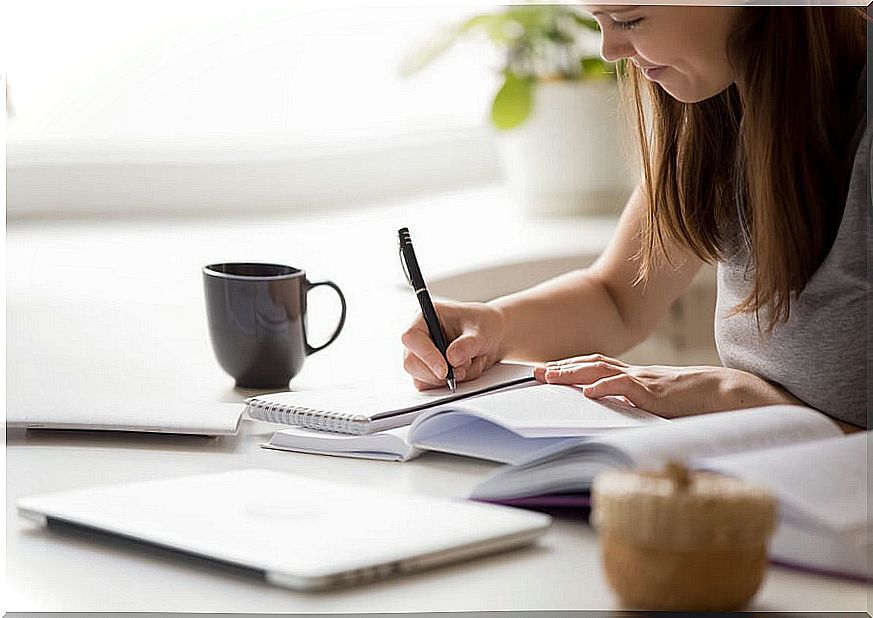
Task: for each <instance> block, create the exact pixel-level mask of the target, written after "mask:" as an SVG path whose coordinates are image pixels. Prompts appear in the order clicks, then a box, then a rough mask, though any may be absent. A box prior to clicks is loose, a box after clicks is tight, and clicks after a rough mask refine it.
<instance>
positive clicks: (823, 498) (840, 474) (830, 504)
mask: <svg viewBox="0 0 873 618" xmlns="http://www.w3.org/2000/svg"><path fill="white" fill-rule="evenodd" d="M870 435H871V434H870V432H862V433H857V434H854V435H851V436H837V437H834V438H829V439H826V440H816V441H814V442H806V443H803V444H792V445H788V446H782V447H778V448H774V449H768V450H765V451H756V452H751V453H739V454H735V455H725V456H722V457H713V458H707V459H704V460H702V461H701V462H700V464H699V465H700V466H701V467H704V468H706V469H707V470H713V471H716V472H722V473H725V474H730V475H733V476H736V477H739V478H741V479H743V480H745V481H749V482H751V483H755V484H758V485H762V486H764V487H768V488H769V489H770V490H771V491H773V492H774V493H775V494H776V495H777V496H778V497H779V501H780V503H781V504H783V505H785V507H787V509H788V510H789V514H796V515H799V516H801V517H803V518H805V519H806V520H807V521H809V522H810V523H813V524H818V525H822V526H825V527H827V528H830V529H831V530H834V531H838V532H847V531H850V530H856V531H857V530H861V529H864V528H866V527H867V526H868V525H869V523H870V520H869V518H868V514H867V440H868V439H869V438H870Z"/></svg>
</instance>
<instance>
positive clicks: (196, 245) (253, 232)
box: [6, 191, 867, 612]
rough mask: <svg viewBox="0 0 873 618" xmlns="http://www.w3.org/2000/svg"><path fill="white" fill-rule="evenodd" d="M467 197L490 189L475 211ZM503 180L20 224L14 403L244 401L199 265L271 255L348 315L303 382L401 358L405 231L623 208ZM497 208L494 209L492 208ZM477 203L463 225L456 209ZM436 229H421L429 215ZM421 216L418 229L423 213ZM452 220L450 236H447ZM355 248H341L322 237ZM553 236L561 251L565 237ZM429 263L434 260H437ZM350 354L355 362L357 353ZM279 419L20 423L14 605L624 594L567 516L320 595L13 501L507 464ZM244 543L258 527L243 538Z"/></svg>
mask: <svg viewBox="0 0 873 618" xmlns="http://www.w3.org/2000/svg"><path fill="white" fill-rule="evenodd" d="M471 205H476V206H478V208H479V209H478V210H477V211H475V214H471V213H473V212H474V211H472V210H471V209H470V206H471ZM501 208H502V206H501V199H500V195H499V193H498V192H495V191H483V192H479V193H470V194H462V195H453V196H441V197H436V198H430V199H428V200H422V201H420V202H410V203H402V204H393V205H387V206H385V207H384V208H381V209H378V210H372V211H368V212H367V213H356V214H346V215H339V214H336V213H332V214H330V215H324V216H321V215H319V214H317V213H314V214H313V215H312V216H310V217H306V218H287V219H283V218H277V217H272V218H270V219H242V218H237V219H225V220H214V221H204V220H194V221H172V222H167V221H138V222H121V221H117V222H107V221H101V222H94V221H90V222H70V223H50V224H49V223H45V222H41V223H34V224H27V225H15V224H13V225H10V226H9V227H8V230H7V278H8V281H7V406H8V407H9V408H10V409H12V408H13V407H14V406H15V405H16V404H17V402H21V401H24V400H26V399H28V398H33V397H38V398H40V400H42V401H44V402H45V405H47V406H64V405H68V406H69V405H89V402H90V404H91V405H105V403H106V402H119V403H121V402H123V401H124V400H125V399H127V398H131V397H136V398H139V399H140V400H144V401H149V402H154V405H160V406H172V405H173V401H174V400H184V399H186V398H194V399H197V400H202V399H204V398H207V399H211V400H214V401H241V400H242V398H243V397H244V396H246V395H247V394H249V392H244V391H238V390H235V389H234V388H233V385H232V381H231V379H230V378H228V377H227V376H224V375H223V374H222V373H221V371H220V369H219V368H218V366H217V364H216V363H215V361H214V360H213V359H212V355H211V350H210V348H209V342H208V334H207V330H206V325H205V319H204V307H203V299H202V288H201V281H200V271H199V269H200V267H201V266H202V265H203V264H206V263H209V262H217V261H231V260H261V261H278V262H283V263H288V264H292V265H295V266H302V267H305V268H306V270H307V272H308V273H309V274H310V277H311V278H312V279H322V278H330V279H333V280H334V281H336V282H337V283H339V284H340V286H342V287H343V289H344V291H345V292H346V295H347V297H348V300H349V318H348V322H347V326H346V331H345V332H344V333H343V335H342V336H341V337H340V338H339V339H338V340H337V342H336V343H335V344H334V345H333V346H331V347H329V348H328V349H327V350H325V351H324V352H321V353H319V354H316V355H315V356H313V357H311V358H309V359H308V360H307V363H306V366H305V368H304V370H303V372H302V373H301V374H300V375H299V376H298V377H297V378H295V380H294V385H295V386H298V387H304V386H305V387H320V386H328V385H331V384H339V383H344V382H350V381H354V380H356V379H358V378H359V377H360V374H358V375H356V374H355V373H354V371H355V369H354V368H355V367H366V368H367V371H369V372H370V375H373V377H374V378H376V379H386V378H390V377H395V376H397V375H399V374H400V371H401V370H400V354H401V350H400V343H399V335H400V332H401V331H402V330H403V328H404V327H405V325H406V323H407V322H408V321H409V320H410V319H411V318H412V316H413V315H414V314H415V312H416V309H417V307H416V303H415V300H414V297H413V296H412V295H411V294H410V293H408V292H407V291H406V290H404V289H403V288H402V285H401V283H402V275H401V273H400V270H399V265H398V264H397V262H396V253H395V252H396V245H395V239H394V234H395V232H396V230H397V228H398V227H401V226H403V225H408V226H409V227H410V228H411V229H412V230H413V231H414V233H416V244H417V250H418V253H419V258H420V260H421V261H422V265H423V268H425V269H426V270H428V269H432V270H430V272H434V271H442V272H451V271H453V270H455V271H456V270H459V269H460V268H461V267H463V265H464V264H482V263H488V262H492V263H493V262H496V261H499V260H506V259H517V258H518V257H520V256H524V255H533V254H536V253H537V252H540V253H541V254H543V255H546V254H548V252H554V251H555V250H561V248H562V247H563V248H567V247H571V246H577V245H578V246H581V247H583V248H584V249H585V250H586V251H597V250H598V248H602V246H603V245H604V244H605V242H606V241H607V239H608V237H609V233H610V232H611V229H612V227H613V226H614V222H613V221H609V220H597V221H582V220H575V221H574V220H560V219H552V220H543V221H528V220H525V219H524V218H523V217H520V216H517V215H515V214H513V213H501V210H500V209H501ZM498 216H499V219H500V221H501V223H500V224H499V225H494V224H493V221H494V220H497V218H498ZM462 220H463V221H465V222H466V225H464V226H460V225H459V224H457V222H458V221H462ZM425 229H426V230H428V232H427V235H426V234H425V232H424V231H423V230H425ZM419 230H422V231H419ZM440 237H443V238H446V237H451V238H452V239H453V242H452V243H451V246H450V247H448V248H447V250H445V251H438V249H439V246H438V245H439V243H438V242H436V240H435V239H436V238H440ZM338 246H339V247H343V250H342V251H337V252H333V251H328V250H326V248H327V247H338ZM556 248H557V249H556ZM431 264H433V266H431ZM331 302H332V299H331V298H330V297H329V296H328V295H325V296H324V297H323V298H319V297H315V296H314V297H313V298H312V300H311V305H310V307H311V309H310V311H311V316H310V326H311V330H312V331H313V332H314V337H315V338H316V339H317V337H318V334H319V333H324V334H325V335H326V334H327V333H328V332H329V330H330V327H331V325H332V321H333V314H332V313H331V312H333V311H334V307H333V306H332V305H331V304H330V303H331ZM346 367H348V368H349V369H348V370H347V369H346ZM271 431H272V427H271V426H269V425H265V424H260V423H255V422H250V421H248V422H244V423H243V424H242V429H241V434H240V435H239V436H235V437H229V438H201V437H184V436H158V435H142V434H140V435H133V434H101V433H96V432H81V433H80V432H23V431H9V432H7V450H6V465H7V477H6V481H7V502H6V517H7V519H6V522H7V523H6V526H7V528H6V542H7V549H6V552H7V556H6V557H7V581H8V590H9V592H10V593H11V594H10V598H8V599H7V603H6V605H7V607H6V609H8V610H28V611H201V612H236V611H239V612H242V611H247V612H351V611H358V612H360V611H368V612H397V611H449V610H472V609H476V610H498V609H605V608H611V607H614V606H615V599H614V597H613V596H612V595H611V593H610V592H609V590H608V588H607V586H606V582H605V581H604V579H603V575H602V573H601V569H600V566H599V557H598V553H597V551H598V550H597V543H596V537H595V535H594V533H593V532H592V530H591V529H590V528H589V527H588V526H587V525H585V524H584V523H582V522H581V521H571V520H560V521H556V522H555V525H554V527H553V529H552V530H551V531H550V532H549V533H548V534H547V535H546V536H545V538H544V539H543V541H542V542H541V543H540V544H539V545H537V546H535V547H532V548H529V549H524V550H520V551H514V552H510V553H505V554H501V555H496V556H492V557H487V558H483V559H478V560H474V561H470V562H468V563H464V564H459V565H454V566H450V567H445V568H441V569H438V570H434V571H429V572H425V573H420V574H415V575H411V576H407V577H403V578H399V579H393V580H387V581H384V582H380V583H376V584H371V585H367V586H364V587H357V588H350V589H347V590H343V591H338V592H331V593H327V594H302V593H294V592H291V591H288V590H283V589H279V588H273V587H270V586H267V585H266V584H261V583H256V582H251V581H248V580H245V579H239V578H237V577H234V576H231V575H227V574H224V573H222V572H217V571H214V570H209V569H205V568H200V567H196V566H193V565H191V564H189V563H186V562H183V561H181V560H177V559H172V558H168V557H165V556H156V555H153V554H150V553H146V552H143V551H131V550H129V549H124V548H119V547H115V546H112V545H102V544H96V543H93V542H90V541H87V540H84V539H81V538H78V537H73V536H62V535H59V534H55V533H49V532H47V531H45V530H43V529H41V528H38V527H36V526H34V525H32V524H30V523H29V522H27V521H24V520H22V519H20V518H19V517H18V516H17V514H16V513H15V506H14V503H15V500H16V499H17V498H18V497H20V496H24V495H29V494H36V493H43V492H48V491H57V490H63V489H70V488H75V487H84V486H89V485H95V484H107V483H115V482H120V481H127V480H145V479H152V478H160V477H167V476H173V475H180V474H195V473H204V472H210V471H217V470H228V469H238V468H242V467H263V468H271V469H275V470H282V471H290V472H295V473H299V474H302V475H305V476H308V477H312V478H324V479H332V480H339V481H345V482H349V483H356V484H367V485H372V486H375V487H383V488H389V489H391V490H394V491H398V492H405V493H406V492H408V493H413V492H421V493H428V494H433V495H441V496H452V497H458V496H464V495H466V494H467V493H468V492H469V490H470V489H471V488H472V486H473V485H474V484H475V483H476V482H477V481H478V480H480V479H481V478H482V477H483V476H484V475H485V474H487V473H488V472H489V471H491V470H493V469H494V467H495V466H494V465H492V464H489V463H487V462H482V461H476V460H472V459H466V458H461V457H454V456H450V455H442V454H436V453H428V454H425V455H424V456H423V457H421V458H420V459H418V460H415V461H412V462H408V463H404V464H396V463H388V462H375V461H363V460H353V459H342V458H332V457H321V456H312V455H302V454H294V453H283V452H277V451H268V450H265V449H260V448H259V447H258V444H259V443H260V442H262V441H264V440H265V439H266V438H267V437H268V436H269V435H270V433H271ZM240 542H245V539H244V538H242V539H240ZM866 593H867V591H866V588H865V587H864V586H861V585H857V584H851V583H846V582H841V581H837V580H832V579H827V578H822V577H816V576H811V575H805V574H800V573H796V572H792V571H787V570H783V569H779V568H771V569H770V570H769V573H768V576H767V580H766V582H765V584H764V586H763V588H762V590H761V591H760V593H759V595H758V596H757V598H756V601H755V605H754V606H753V607H754V609H759V610H780V611H789V610H808V611H811V610H832V611H833V610H843V611H861V610H866V607H867V598H866Z"/></svg>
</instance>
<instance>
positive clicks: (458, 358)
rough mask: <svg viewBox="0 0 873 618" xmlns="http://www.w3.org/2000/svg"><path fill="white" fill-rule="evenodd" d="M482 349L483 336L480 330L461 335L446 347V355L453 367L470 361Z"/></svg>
mask: <svg viewBox="0 0 873 618" xmlns="http://www.w3.org/2000/svg"><path fill="white" fill-rule="evenodd" d="M481 350H482V338H481V337H480V335H479V333H478V332H468V333H464V334H462V335H461V336H459V337H458V338H457V339H455V340H454V341H452V342H451V343H450V344H449V347H448V348H446V356H447V357H448V359H449V362H450V363H451V364H452V366H453V367H461V366H464V365H465V364H467V363H470V362H471V361H472V360H473V359H474V358H475V357H476V356H478V355H479V353H480V352H481Z"/></svg>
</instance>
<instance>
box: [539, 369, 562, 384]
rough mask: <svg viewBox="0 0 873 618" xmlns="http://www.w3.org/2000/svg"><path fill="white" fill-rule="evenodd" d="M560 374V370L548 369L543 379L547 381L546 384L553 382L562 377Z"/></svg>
mask: <svg viewBox="0 0 873 618" xmlns="http://www.w3.org/2000/svg"><path fill="white" fill-rule="evenodd" d="M560 373H561V372H560V370H558V369H546V371H545V373H544V374H543V377H544V378H545V379H546V382H548V381H549V380H551V379H553V378H557V377H558V376H559V375H560Z"/></svg>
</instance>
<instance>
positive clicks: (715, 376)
mask: <svg viewBox="0 0 873 618" xmlns="http://www.w3.org/2000/svg"><path fill="white" fill-rule="evenodd" d="M534 376H535V377H536V379H537V380H539V381H540V382H546V383H548V384H576V385H579V386H581V387H582V392H583V393H584V394H585V396H586V397H591V398H592V399H599V398H601V397H606V396H614V397H623V398H624V399H626V400H627V401H629V402H630V403H632V404H633V405H635V406H636V407H638V408H641V409H643V410H646V411H648V412H652V413H653V414H658V415H659V416H664V417H667V418H674V417H678V416H688V415H691V414H705V413H708V412H719V411H723V410H736V409H739V408H752V407H755V406H766V405H773V404H800V405H805V404H803V402H802V401H800V400H799V399H797V398H796V397H794V396H793V395H791V394H790V393H788V392H787V391H785V390H783V389H781V388H779V387H778V386H776V385H774V384H771V383H770V382H767V381H766V380H764V379H763V378H760V377H758V376H756V375H753V374H751V373H746V372H745V371H739V370H737V369H727V368H725V367H670V366H663V365H645V366H641V365H628V364H627V363H624V362H622V361H620V360H616V359H614V358H609V357H607V356H603V355H601V354H591V355H589V356H577V357H574V358H568V359H565V360H560V361H555V362H551V363H547V364H546V365H545V366H543V367H537V368H536V370H535V372H534Z"/></svg>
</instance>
